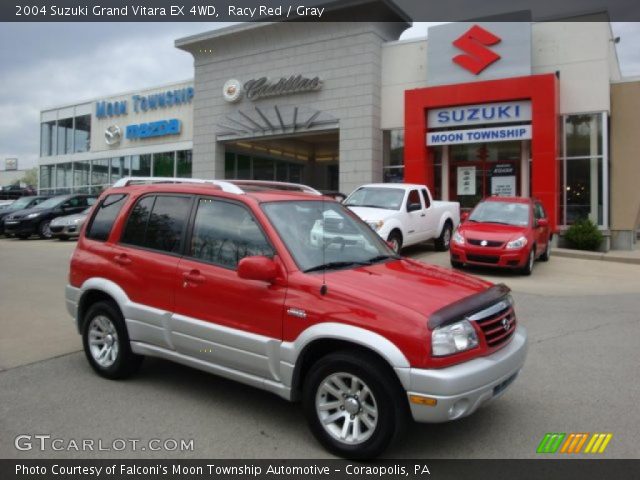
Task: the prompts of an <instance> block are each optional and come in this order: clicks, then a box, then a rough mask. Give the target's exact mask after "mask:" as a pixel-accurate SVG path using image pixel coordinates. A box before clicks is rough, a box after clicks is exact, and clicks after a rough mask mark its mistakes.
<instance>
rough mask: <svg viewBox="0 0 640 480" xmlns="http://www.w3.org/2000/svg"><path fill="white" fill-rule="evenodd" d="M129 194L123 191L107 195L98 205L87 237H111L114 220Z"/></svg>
mask: <svg viewBox="0 0 640 480" xmlns="http://www.w3.org/2000/svg"><path fill="white" fill-rule="evenodd" d="M126 198H127V196H126V195H125V194H122V193H118V194H116V195H107V196H106V197H104V200H103V201H102V203H101V204H100V205H99V206H98V207H97V209H96V211H95V213H94V215H93V220H92V221H91V224H89V227H88V228H87V233H86V237H87V238H90V239H92V240H100V241H103V242H104V241H106V240H107V238H109V234H110V233H111V229H112V228H113V222H115V220H116V217H117V216H118V214H119V213H120V210H121V209H122V206H123V205H124V204H125V199H126Z"/></svg>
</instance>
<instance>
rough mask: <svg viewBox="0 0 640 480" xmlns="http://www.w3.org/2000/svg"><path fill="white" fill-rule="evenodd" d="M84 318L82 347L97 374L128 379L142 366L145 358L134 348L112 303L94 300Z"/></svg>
mask: <svg viewBox="0 0 640 480" xmlns="http://www.w3.org/2000/svg"><path fill="white" fill-rule="evenodd" d="M83 320H84V322H83V327H82V346H83V347H84V353H85V356H86V357H87V360H88V361H89V364H90V365H91V367H92V368H93V369H94V370H95V371H96V373H97V374H98V375H100V376H102V377H105V378H110V379H118V378H126V377H128V376H130V375H132V374H133V373H134V372H135V371H136V370H137V369H138V368H139V367H140V364H141V363H142V359H143V357H142V356H140V355H136V354H134V353H133V352H132V351H131V346H130V345H129V335H128V333H127V328H126V325H125V323H124V319H123V317H122V314H121V313H120V310H119V309H118V308H117V307H116V306H115V305H114V304H113V303H112V302H106V301H101V302H96V303H94V304H93V305H91V306H90V307H89V308H88V309H87V313H86V314H85V316H84V319H83ZM103 348H106V350H103ZM101 352H102V354H101Z"/></svg>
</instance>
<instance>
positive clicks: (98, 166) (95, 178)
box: [91, 158, 110, 185]
mask: <svg viewBox="0 0 640 480" xmlns="http://www.w3.org/2000/svg"><path fill="white" fill-rule="evenodd" d="M109 163H110V162H109V159H108V158H104V159H102V160H93V161H92V162H91V185H108V184H109Z"/></svg>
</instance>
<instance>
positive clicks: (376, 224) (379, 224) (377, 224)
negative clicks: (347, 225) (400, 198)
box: [367, 220, 384, 232]
mask: <svg viewBox="0 0 640 480" xmlns="http://www.w3.org/2000/svg"><path fill="white" fill-rule="evenodd" d="M367 225H369V226H370V227H371V228H372V229H373V230H375V231H376V232H377V231H378V230H380V229H381V228H382V225H384V220H378V221H377V222H367Z"/></svg>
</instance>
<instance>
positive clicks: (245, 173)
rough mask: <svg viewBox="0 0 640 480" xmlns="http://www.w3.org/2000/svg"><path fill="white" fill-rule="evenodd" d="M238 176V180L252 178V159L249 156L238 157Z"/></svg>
mask: <svg viewBox="0 0 640 480" xmlns="http://www.w3.org/2000/svg"><path fill="white" fill-rule="evenodd" d="M236 174H237V177H236V178H238V179H241V180H247V179H250V178H251V157H249V156H248V155H240V154H238V155H236Z"/></svg>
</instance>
